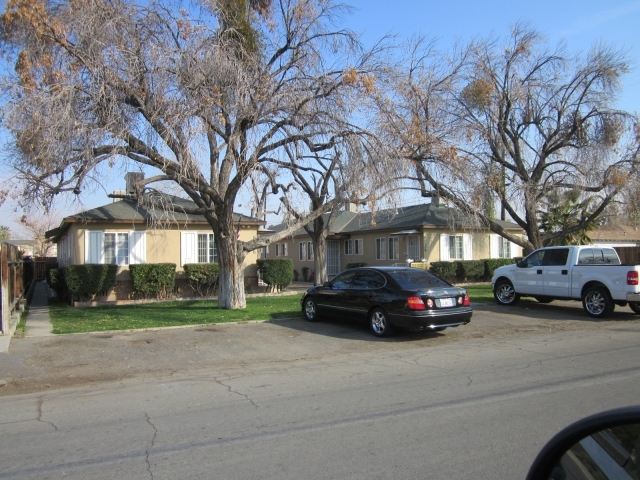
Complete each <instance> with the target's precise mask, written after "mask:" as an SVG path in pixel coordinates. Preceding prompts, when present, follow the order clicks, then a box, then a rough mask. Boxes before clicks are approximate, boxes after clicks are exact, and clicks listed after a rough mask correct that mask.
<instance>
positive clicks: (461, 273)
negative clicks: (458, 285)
mask: <svg viewBox="0 0 640 480" xmlns="http://www.w3.org/2000/svg"><path fill="white" fill-rule="evenodd" d="M454 263H455V264H456V275H457V277H458V279H459V280H461V281H463V282H466V281H468V280H469V279H478V280H479V279H482V277H484V271H485V263H484V260H459V261H457V262H454Z"/></svg>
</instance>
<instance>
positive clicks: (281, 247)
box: [276, 243, 288, 257]
mask: <svg viewBox="0 0 640 480" xmlns="http://www.w3.org/2000/svg"><path fill="white" fill-rule="evenodd" d="M286 256H288V251H287V244H286V243H276V257H286Z"/></svg>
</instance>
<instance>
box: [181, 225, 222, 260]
mask: <svg viewBox="0 0 640 480" xmlns="http://www.w3.org/2000/svg"><path fill="white" fill-rule="evenodd" d="M217 261H218V250H217V248H216V243H215V241H214V235H213V233H208V232H207V233H204V232H181V233H180V265H181V266H182V265H184V264H185V263H215V262H217Z"/></svg>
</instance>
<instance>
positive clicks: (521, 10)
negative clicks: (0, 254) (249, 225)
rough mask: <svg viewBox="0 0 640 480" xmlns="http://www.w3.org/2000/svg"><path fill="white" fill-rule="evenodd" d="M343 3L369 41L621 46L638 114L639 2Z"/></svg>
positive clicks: (1, 212) (93, 197)
mask: <svg viewBox="0 0 640 480" xmlns="http://www.w3.org/2000/svg"><path fill="white" fill-rule="evenodd" d="M348 3H349V4H350V5H352V6H353V7H354V11H353V13H352V14H351V15H350V16H348V17H345V18H344V22H343V26H345V27H348V28H350V29H352V30H354V31H356V32H360V33H362V35H363V40H364V42H365V43H366V44H369V45H371V44H373V42H375V41H376V40H377V39H379V38H380V37H382V36H383V35H385V34H395V35H397V36H398V40H399V41H401V40H403V39H407V38H409V37H411V36H413V35H415V34H421V35H424V36H428V37H434V38H436V39H437V45H438V47H439V49H441V50H448V49H449V48H450V47H451V46H452V45H453V44H454V42H456V41H459V42H462V43H466V42H468V41H470V40H472V39H474V38H484V37H487V36H489V35H492V34H493V35H496V36H505V35H507V34H508V33H509V31H510V28H511V27H512V26H513V25H514V24H515V23H516V22H518V21H522V22H526V23H528V24H529V25H531V26H532V27H534V28H535V29H537V30H538V31H539V32H540V33H541V34H543V35H544V36H545V37H546V38H547V39H548V42H549V45H550V46H555V45H556V44H557V43H559V42H561V41H563V42H565V43H566V46H567V49H568V51H569V52H575V53H578V52H586V51H588V50H589V48H590V47H591V46H592V45H593V44H594V43H596V42H604V43H606V44H608V45H610V46H612V47H614V48H616V49H621V50H624V51H625V52H626V54H627V57H628V59H629V60H630V62H631V68H632V71H631V73H629V74H627V75H626V76H625V78H624V89H623V93H622V95H621V96H620V98H619V101H618V107H619V108H620V109H623V110H626V111H628V112H635V113H639V114H640V33H639V30H640V0H633V1H624V0H623V1H616V0H612V1H609V2H606V1H602V0H581V1H576V0H556V1H549V0H538V1H536V2H506V1H498V0H482V1H477V0H476V1H466V0H465V1H457V0H449V1H446V2H426V1H417V0H395V1H393V2H389V1H383V0H367V1H364V0H353V1H351V2H348ZM2 4H4V2H2ZM0 175H1V177H2V178H4V179H6V178H10V175H9V172H7V171H5V170H4V169H0ZM105 180H106V182H105V183H106V185H105V189H104V190H103V191H97V192H94V193H92V194H90V195H86V196H84V197H83V198H82V199H81V201H82V203H83V207H81V206H80V205H78V204H73V205H65V204H63V203H61V204H60V205H59V207H58V210H59V211H60V213H62V214H63V215H68V214H72V213H75V212H77V211H78V210H82V209H87V208H93V207H96V206H100V205H103V204H105V203H108V202H110V201H111V200H110V199H109V198H108V197H107V196H106V195H107V193H110V192H112V191H113V190H115V189H120V188H123V187H124V179H123V175H122V174H120V172H118V173H114V175H113V178H110V179H105ZM5 181H7V180H5ZM9 181H10V180H9ZM417 201H418V199H417V198H414V199H412V198H411V197H408V198H407V202H408V203H412V202H417ZM239 203H242V200H239ZM238 210H239V211H243V210H244V209H243V208H238ZM244 213H246V212H244ZM18 215H19V213H18V212H15V205H13V204H11V203H10V202H8V203H6V204H5V205H3V206H2V207H0V218H1V219H2V220H0V224H3V225H8V226H9V227H10V228H15V223H14V222H13V221H12V220H13V218H14V217H16V216H18Z"/></svg>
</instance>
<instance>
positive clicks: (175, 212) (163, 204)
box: [46, 195, 264, 237]
mask: <svg viewBox="0 0 640 480" xmlns="http://www.w3.org/2000/svg"><path fill="white" fill-rule="evenodd" d="M167 207H169V208H167ZM196 208H197V205H196V204H195V202H192V201H191V200H187V199H184V198H180V197H174V196H170V195H164V196H162V197H159V198H158V199H157V201H156V203H155V204H154V205H152V206H148V205H139V204H138V203H137V202H136V201H134V200H129V199H124V200H119V201H115V202H113V203H109V204H107V205H103V206H101V207H97V208H92V209H90V210H86V211H84V212H80V213H76V214H75V215H70V216H68V217H65V218H64V219H63V220H62V223H61V224H60V226H59V227H58V228H55V229H53V230H50V231H48V232H47V233H46V236H47V237H57V236H58V235H60V234H61V233H63V232H64V231H65V230H66V229H67V228H68V227H69V225H70V224H71V223H78V222H83V223H84V222H90V223H93V222H114V223H123V222H130V223H147V222H149V221H151V220H152V219H158V220H159V221H166V222H172V223H173V222H175V223H176V224H177V225H180V224H184V223H207V220H206V219H205V217H204V215H193V214H189V213H186V211H188V210H194V209H196ZM233 221H234V222H240V223H247V224H255V225H263V224H264V222H263V221H262V220H258V219H256V218H253V217H250V216H248V215H243V214H239V213H234V214H233Z"/></svg>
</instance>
